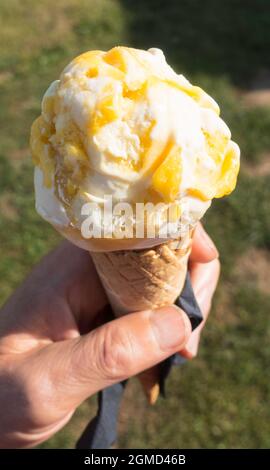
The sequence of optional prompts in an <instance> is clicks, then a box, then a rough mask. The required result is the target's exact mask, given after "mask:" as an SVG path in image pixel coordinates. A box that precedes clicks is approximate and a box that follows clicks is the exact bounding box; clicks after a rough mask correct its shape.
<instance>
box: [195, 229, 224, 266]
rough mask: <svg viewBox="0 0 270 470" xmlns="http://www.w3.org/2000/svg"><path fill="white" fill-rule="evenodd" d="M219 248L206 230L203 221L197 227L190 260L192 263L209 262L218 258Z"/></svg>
mask: <svg viewBox="0 0 270 470" xmlns="http://www.w3.org/2000/svg"><path fill="white" fill-rule="evenodd" d="M218 256H219V254H218V250H217V248H216V246H215V244H214V242H213V240H212V239H211V238H210V237H209V235H208V234H207V233H206V231H205V230H204V228H203V226H202V224H201V223H199V224H198V225H197V227H196V229H195V232H194V235H193V242H192V250H191V254H190V261H191V262H192V263H209V262H210V261H213V260H214V259H216V258H218Z"/></svg>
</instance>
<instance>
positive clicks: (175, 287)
mask: <svg viewBox="0 0 270 470" xmlns="http://www.w3.org/2000/svg"><path fill="white" fill-rule="evenodd" d="M191 241H192V231H190V232H189V233H187V234H186V235H185V236H183V237H182V238H179V239H178V240H170V241H168V242H167V243H162V244H161V245H158V246H156V247H153V248H151V249H145V250H125V251H113V252H90V254H91V257H92V259H93V261H94V263H95V266H96V269H97V272H98V274H99V277H100V279H101V282H102V284H103V287H104V289H105V291H106V293H107V296H108V298H109V301H110V303H111V306H112V309H113V311H114V313H115V315H116V316H121V315H125V314H127V313H131V312H136V311H140V310H148V309H155V308H159V307H163V306H166V305H171V304H173V303H174V302H175V300H176V298H177V297H178V296H179V295H180V293H181V291H182V289H183V286H184V282H185V278H186V272H187V261H188V257H189V253H190V248H191ZM139 379H140V381H141V383H142V386H143V388H144V391H145V394H146V397H147V400H148V402H149V403H150V404H154V403H155V402H156V400H157V398H158V395H159V368H158V367H157V366H156V367H154V368H151V369H148V370H147V371H144V372H143V373H141V374H140V375H139Z"/></svg>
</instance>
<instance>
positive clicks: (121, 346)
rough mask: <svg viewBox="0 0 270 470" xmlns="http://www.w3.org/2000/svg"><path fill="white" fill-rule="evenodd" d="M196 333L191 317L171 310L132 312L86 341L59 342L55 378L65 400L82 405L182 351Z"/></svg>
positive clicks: (52, 371)
mask: <svg viewBox="0 0 270 470" xmlns="http://www.w3.org/2000/svg"><path fill="white" fill-rule="evenodd" d="M190 334H191V325H190V321H189V319H188V317H187V316H186V314H185V313H184V312H183V311H182V310H180V309H179V308H178V307H176V306H170V307H164V308H160V309H158V310H155V311H149V310H148V311H143V312H138V313H132V314H129V315H126V316H123V317H121V318H118V319H116V320H113V321H111V322H109V323H106V324H105V325H103V326H101V327H99V328H97V329H96V330H93V331H92V332H91V333H89V334H87V335H85V336H82V337H80V338H76V339H71V340H67V341H64V342H61V343H55V344H54V345H52V346H51V347H50V348H48V349H47V351H49V349H51V348H53V349H54V351H53V350H52V349H51V351H50V353H51V354H52V353H53V354H54V357H53V358H52V357H51V358H50V364H51V367H50V374H51V379H52V380H53V377H54V376H55V379H54V380H57V384H58V385H57V392H58V394H59V399H62V400H63V397H65V398H66V399H68V401H69V406H74V407H76V406H77V405H79V404H80V403H81V402H82V401H83V400H85V399H86V398H88V397H89V396H90V395H92V394H94V393H96V392H97V391H99V390H101V389H103V388H105V387H108V386H109V385H112V384H113V383H117V382H120V381H122V380H124V379H126V378H128V377H130V376H133V375H136V374H138V373H139V372H141V371H143V370H145V369H148V368H150V367H152V366H154V365H155V364H157V363H159V362H161V361H163V360H164V359H166V358H167V357H169V356H170V355H172V354H174V353H175V352H177V351H180V350H181V349H183V348H184V346H185V345H186V343H187V341H188V339H189V337H190ZM60 384H61V386H60ZM61 397H62V398H61ZM55 398H57V397H55Z"/></svg>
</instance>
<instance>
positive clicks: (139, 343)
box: [0, 227, 219, 448]
mask: <svg viewBox="0 0 270 470" xmlns="http://www.w3.org/2000/svg"><path fill="white" fill-rule="evenodd" d="M204 233H205V232H204V231H202V229H201V228H200V227H199V228H198V229H197V230H196V233H195V237H194V243H193V250H192V255H191V259H190V267H191V279H192V283H193V288H194V291H195V294H196V296H197V300H198V302H199V304H200V307H201V308H202V311H203V315H204V317H205V318H206V317H207V315H208V312H209V310H210V305H211V299H212V295H213V292H214V290H215V287H216V283H217V279H218V275H219V262H218V260H217V251H216V249H215V248H214V247H213V245H212V246H211V242H210V241H209V239H207V238H205V235H204ZM106 306H107V299H106V296H105V294H104V292H103V289H102V286H101V284H100V282H99V279H98V276H97V274H96V271H95V269H94V266H93V263H92V261H91V259H90V257H89V255H88V253H87V252H85V251H83V250H81V249H79V248H77V247H75V246H73V245H71V244H70V243H69V242H63V243H62V244H61V245H60V247H58V248H57V249H56V250H54V251H53V252H52V253H50V254H49V255H47V256H46V257H45V258H44V259H43V260H42V261H41V263H40V264H39V265H38V266H37V267H36V268H35V269H34V270H33V271H32V273H31V274H30V275H29V277H28V278H27V279H26V280H25V281H24V283H23V284H22V285H21V286H20V287H19V289H18V290H17V291H16V292H15V293H14V294H13V295H12V297H11V298H10V299H9V301H8V302H7V303H6V305H5V306H4V307H3V308H2V310H1V312H0V406H1V416H0V435H1V438H0V447H2V448H7V447H10V448H14V447H31V446H34V445H37V444H39V443H40V442H43V441H45V440H46V439H48V438H49V437H50V436H52V435H53V434H55V432H57V431H58V430H59V429H61V428H62V427H63V426H64V425H65V424H66V423H67V422H68V420H69V419H70V417H71V416H72V414H73V413H74V411H75V409H76V408H77V407H78V406H79V405H80V403H82V402H83V401H84V400H85V399H86V398H88V397H89V396H90V395H92V394H94V393H96V392H97V391H99V390H101V389H103V388H105V387H107V386H109V385H111V384H113V383H115V382H119V381H121V380H124V379H125V378H127V377H129V376H133V375H136V374H138V373H139V372H141V371H142V370H144V369H148V368H150V367H152V366H154V365H155V364H157V363H159V362H161V361H162V360H164V359H165V358H167V357H168V356H170V355H171V354H173V353H175V352H177V351H179V350H181V353H182V354H183V355H185V356H186V357H189V358H190V357H192V356H193V355H194V354H195V353H196V349H197V345H198V340H199V338H198V336H199V333H197V332H196V331H195V332H193V333H192V334H191V326H190V322H189V320H188V318H187V316H186V314H185V313H184V312H182V311H181V310H180V309H178V308H177V307H176V306H171V307H166V308H162V309H159V310H156V311H155V312H151V311H145V312H138V313H133V314H130V315H128V316H124V317H121V318H118V319H116V320H113V321H110V322H107V323H105V322H106V321H107V320H108V316H107V309H106ZM99 325H102V326H99ZM200 329H201V328H200Z"/></svg>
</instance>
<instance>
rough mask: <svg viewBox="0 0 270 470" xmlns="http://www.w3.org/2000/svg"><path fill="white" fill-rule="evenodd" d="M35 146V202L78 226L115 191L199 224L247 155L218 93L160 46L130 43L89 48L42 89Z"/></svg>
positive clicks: (53, 217)
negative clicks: (187, 74)
mask: <svg viewBox="0 0 270 470" xmlns="http://www.w3.org/2000/svg"><path fill="white" fill-rule="evenodd" d="M31 150H32V155H33V160H34V163H35V165H36V171H35V189H36V206H37V210H38V212H39V213H40V214H41V215H42V216H43V217H44V218H45V219H46V220H48V221H49V222H51V223H53V224H54V225H55V226H58V228H59V229H60V230H61V229H65V228H72V227H73V228H75V229H78V230H80V228H81V224H82V222H83V220H84V218H85V216H84V215H83V214H82V212H84V211H82V207H83V206H84V205H85V204H86V203H89V202H94V203H96V204H98V205H100V206H102V205H103V204H104V198H105V196H108V195H109V196H111V197H112V200H113V203H117V202H119V201H122V202H128V203H130V204H131V205H134V204H136V203H138V202H143V203H148V202H150V203H153V204H157V203H163V206H162V207H163V209H162V211H161V212H162V217H160V218H159V219H158V222H156V223H157V224H158V223H160V224H161V223H163V222H164V217H165V214H167V210H168V208H170V207H171V206H174V208H176V209H177V210H175V211H174V214H175V216H174V217H175V218H180V217H182V220H188V221H189V222H190V223H191V224H195V223H196V222H197V221H198V220H199V219H200V218H201V217H202V215H203V214H204V213H205V211H206V210H207V208H208V207H209V205H210V204H211V201H212V199H213V198H216V197H222V196H224V195H226V194H229V193H230V192H231V191H232V190H233V189H234V187H235V184H236V178H237V174H238V171H239V155H240V152H239V148H238V146H237V145H236V144H235V143H234V142H232V141H231V134H230V130H229V129H228V127H227V126H226V124H225V123H224V121H222V119H221V118H220V117H219V107H218V105H217V104H216V102H215V101H214V100H213V99H212V98H211V97H210V96H208V95H207V94H206V93H205V92H204V91H203V90H202V89H201V88H199V87H197V86H192V85H191V84H190V83H189V82H188V81H187V80H186V79H185V78H184V77H183V75H178V74H176V73H175V72H174V70H173V69H172V68H171V67H170V66H169V65H168V64H167V63H166V60H165V57H164V55H163V53H162V51H160V50H158V49H149V50H148V51H143V50H138V49H131V48H127V47H115V48H113V49H111V50H110V51H108V52H102V51H90V52H86V53H85V54H82V55H80V56H79V57H77V58H75V59H74V60H73V61H72V62H71V63H70V64H69V65H68V66H67V67H66V68H65V69H64V71H63V72H62V74H61V76H60V80H57V81H55V82H53V83H52V84H51V86H50V87H49V89H48V90H47V92H46V93H45V95H44V98H43V101H42V113H41V116H40V117H39V118H38V119H37V120H36V121H35V122H34V123H33V126H32V131H31ZM164 208H165V209H164ZM163 216H164V217H163ZM98 223H99V224H102V223H103V219H102V220H101V221H99V222H98ZM113 223H114V224H117V223H118V224H121V216H120V215H119V216H117V215H115V217H114V219H113ZM132 223H135V221H134V219H132ZM118 246H119V244H118V245H117V241H116V242H115V247H116V249H118Z"/></svg>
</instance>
